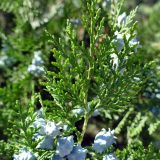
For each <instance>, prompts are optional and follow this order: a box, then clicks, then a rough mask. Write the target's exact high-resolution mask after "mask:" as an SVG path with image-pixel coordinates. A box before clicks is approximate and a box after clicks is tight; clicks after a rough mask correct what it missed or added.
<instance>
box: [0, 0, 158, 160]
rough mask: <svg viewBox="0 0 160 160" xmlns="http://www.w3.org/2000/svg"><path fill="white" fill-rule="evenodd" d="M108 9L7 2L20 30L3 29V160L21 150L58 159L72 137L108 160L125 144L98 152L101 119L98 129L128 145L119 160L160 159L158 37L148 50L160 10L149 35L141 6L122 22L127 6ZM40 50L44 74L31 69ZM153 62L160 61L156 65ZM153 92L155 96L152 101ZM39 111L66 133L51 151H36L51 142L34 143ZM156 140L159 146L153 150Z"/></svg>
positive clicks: (75, 3)
mask: <svg viewBox="0 0 160 160" xmlns="http://www.w3.org/2000/svg"><path fill="white" fill-rule="evenodd" d="M103 3H104V1H102V0H87V1H83V0H81V1H80V0H66V1H58V0H55V1H51V0H46V1H43V0H39V1H33V0H24V1H20V0H15V1H14V2H13V1H11V0H2V1H1V4H0V9H1V10H2V12H3V14H4V13H5V14H11V15H13V18H12V21H11V22H10V23H12V25H13V26H14V27H12V28H10V29H9V32H8V31H7V30H6V29H5V27H4V26H5V25H7V23H8V22H6V23H5V25H4V26H3V25H2V26H0V41H1V47H0V71H1V72H2V74H1V75H0V112H1V116H0V132H1V133H2V136H1V137H0V138H1V139H2V140H1V141H0V150H1V152H2V153H0V159H4V160H5V159H6V160H7V159H8V160H9V159H12V157H13V154H19V151H20V149H22V148H26V149H27V150H29V151H30V152H32V153H34V154H35V155H36V157H37V159H38V160H47V159H51V158H52V156H53V155H55V154H57V153H56V146H57V141H58V139H59V137H65V136H70V135H73V136H74V144H81V145H82V147H85V148H86V149H87V150H88V154H87V159H88V160H89V159H91V160H92V159H93V160H94V159H95V160H96V159H103V156H105V155H107V154H110V153H112V152H113V151H115V150H116V148H118V145H114V146H111V147H109V148H107V149H106V150H105V151H104V152H102V153H97V152H95V150H94V149H93V146H92V143H93V141H92V139H93V137H95V135H96V134H97V132H98V130H96V131H95V132H96V134H95V133H90V135H89V136H90V138H89V141H92V142H87V140H86V136H87V135H88V134H89V126H90V125H92V123H94V120H95V121H100V122H96V123H95V124H94V125H95V126H96V127H97V128H99V129H101V128H102V127H103V126H104V127H105V128H109V127H110V128H115V133H116V134H117V137H118V138H119V139H122V140H123V142H122V141H121V140H117V141H118V143H119V144H120V145H123V146H124V147H126V148H124V149H123V150H116V151H115V153H116V156H117V157H118V158H119V159H124V160H125V159H129V160H132V159H133V160H136V159H142V160H143V159H144V160H145V159H153V160H156V159H157V160H158V159H159V158H160V156H159V155H160V153H159V150H158V149H156V147H155V146H156V145H155V141H156V140H157V141H158V140H159V135H158V134H157V133H158V132H159V126H160V121H159V117H160V114H157V113H155V112H157V111H155V112H154V111H153V109H155V108H156V109H157V108H158V107H159V105H158V103H159V69H158V68H157V64H158V65H159V61H158V60H155V52H156V53H157V52H158V51H159V49H158V47H156V45H157V44H158V43H159V42H158V38H159V37H158V35H156V34H154V36H153V40H154V42H155V43H156V45H155V43H154V42H153V43H154V44H153V43H152V45H148V44H150V42H151V40H150V37H151V35H152V34H153V32H158V31H159V30H158V27H157V26H158V25H159V21H157V19H158V17H159V12H157V10H158V6H159V5H157V7H156V6H155V7H154V8H153V11H151V12H149V13H150V17H149V20H148V21H147V22H144V23H142V24H143V25H142V26H143V27H145V28H146V30H145V32H142V30H141V28H140V29H139V28H138V25H137V24H138V23H137V21H135V19H134V18H135V16H136V13H137V8H136V9H134V10H132V11H130V12H129V14H128V16H127V17H123V18H122V19H121V20H120V18H121V16H122V13H123V10H124V7H123V5H124V0H120V1H116V0H111V1H110V2H108V1H106V3H107V7H106V8H104V4H103ZM158 4H159V3H158ZM138 13H139V12H138ZM154 13H156V14H154ZM3 14H2V15H3ZM0 16H1V15H0ZM79 17H81V20H80V19H79ZM0 18H1V17H0ZM4 18H5V16H4ZM76 20H77V21H76ZM0 21H1V19H0ZM6 21H7V20H6ZM119 21H120V22H119ZM152 24H153V25H152ZM148 26H151V27H150V28H151V30H150V28H148ZM143 27H142V28H143ZM137 32H138V34H137ZM138 36H140V38H141V39H144V41H143V43H144V46H145V48H142V49H139V48H140V45H139V42H138V41H137V40H136V38H137V37H138ZM157 46H158V45H157ZM119 48H120V49H119ZM153 48H154V51H153V52H152V49H153ZM36 52H40V53H42V55H41V57H40V59H41V60H40V61H41V62H40V63H42V66H43V67H44V68H45V73H44V74H42V75H40V76H35V75H34V74H32V73H31V72H29V69H28V68H29V66H31V65H32V64H33V59H34V57H35V53H36ZM145 53H147V58H146V59H145V60H144V57H145ZM148 53H149V54H150V53H151V55H149V54H148ZM6 57H7V58H8V59H5V58H6ZM150 57H151V60H154V61H156V63H153V62H151V63H149V62H150ZM1 58H2V59H3V58H4V59H5V61H4V63H3V62H1ZM1 63H2V64H1ZM32 67H33V66H32ZM32 69H33V68H32ZM148 92H149V93H151V94H152V96H148V97H147V93H148ZM154 107H155V108H154ZM40 108H41V109H40ZM39 111H43V114H44V117H43V118H45V120H46V122H47V123H48V122H55V123H56V125H57V126H58V127H60V128H61V132H60V133H59V135H58V136H55V137H54V140H53V149H51V150H45V149H39V148H37V146H38V145H39V144H40V143H41V142H42V141H43V140H44V137H43V139H40V140H34V136H35V135H36V134H37V132H38V130H39V128H38V129H37V128H35V127H34V125H33V124H34V122H35V121H36V119H37V118H39V117H40V116H39V115H38V112H39ZM96 112H98V116H97V115H96ZM40 118H41V117H40ZM101 121H102V122H101ZM79 123H80V125H79ZM98 123H100V125H99V126H98ZM115 126H117V127H115ZM65 127H66V128H67V129H65ZM91 132H93V129H92V131H91ZM144 133H145V134H144ZM147 134H148V135H147ZM146 135H147V136H148V137H147V138H148V140H147V141H145V140H144V139H145V138H146V137H145V136H146ZM52 138H53V137H52ZM90 139H91V140H90ZM152 139H154V140H155V141H152ZM151 142H153V143H154V145H149V146H148V148H147V149H146V148H145V145H148V144H149V143H151ZM127 143H128V145H126V144H127ZM157 144H158V142H157ZM157 146H158V145H157Z"/></svg>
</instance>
